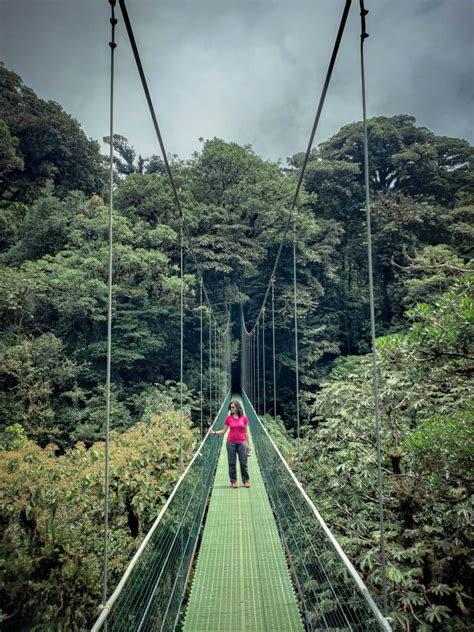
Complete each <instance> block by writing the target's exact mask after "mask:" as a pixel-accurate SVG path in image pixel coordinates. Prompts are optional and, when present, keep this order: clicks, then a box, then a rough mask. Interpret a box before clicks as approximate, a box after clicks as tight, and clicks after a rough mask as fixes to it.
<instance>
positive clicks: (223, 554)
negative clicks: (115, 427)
mask: <svg viewBox="0 0 474 632" xmlns="http://www.w3.org/2000/svg"><path fill="white" fill-rule="evenodd" d="M212 438H214V437H212ZM215 440H216V441H217V440H218V438H217V437H215ZM237 468H238V466H237ZM238 471H239V468H238ZM249 473H250V483H251V487H250V489H245V488H244V487H242V485H241V481H240V474H239V488H238V489H232V488H231V487H230V485H229V478H228V473H227V455H226V448H225V442H223V446H222V449H221V454H220V458H219V463H218V467H217V472H216V478H215V481H214V487H213V490H212V496H211V500H210V505H209V511H208V515H207V520H206V526H205V529H204V534H203V539H202V542H201V547H200V551H199V555H198V561H197V566H196V571H195V575H194V579H193V582H192V588H191V594H190V599H189V603H188V607H187V611H186V616H185V623H184V628H183V629H184V632H199V631H201V630H202V631H204V630H205V631H206V632H234V631H237V630H239V631H242V632H243V631H244V630H245V632H252V631H254V632H265V631H268V632H278V631H281V632H292V631H298V632H302V631H303V629H304V628H303V624H302V620H301V615H300V612H299V609H298V606H297V602H296V597H295V593H294V589H293V585H292V583H291V579H290V576H289V571H288V566H287V563H286V560H285V556H284V552H283V548H282V544H281V541H280V537H279V534H278V530H277V527H276V523H275V519H274V517H273V513H272V510H271V507H270V503H269V500H268V497H267V493H266V491H265V486H264V483H263V479H262V475H261V473H260V468H259V465H258V462H257V459H256V456H255V454H253V455H252V456H251V457H250V459H249Z"/></svg>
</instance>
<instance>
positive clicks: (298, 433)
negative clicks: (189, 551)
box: [293, 207, 301, 480]
mask: <svg viewBox="0 0 474 632" xmlns="http://www.w3.org/2000/svg"><path fill="white" fill-rule="evenodd" d="M293 311H294V322H295V382H296V436H297V443H298V478H299V480H301V436H300V375H299V366H300V363H299V355H298V305H297V288H296V207H295V209H294V225H293Z"/></svg>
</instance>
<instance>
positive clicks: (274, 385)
mask: <svg viewBox="0 0 474 632" xmlns="http://www.w3.org/2000/svg"><path fill="white" fill-rule="evenodd" d="M272 342H273V353H272V359H273V419H275V420H276V416H277V394H276V356H275V277H272Z"/></svg>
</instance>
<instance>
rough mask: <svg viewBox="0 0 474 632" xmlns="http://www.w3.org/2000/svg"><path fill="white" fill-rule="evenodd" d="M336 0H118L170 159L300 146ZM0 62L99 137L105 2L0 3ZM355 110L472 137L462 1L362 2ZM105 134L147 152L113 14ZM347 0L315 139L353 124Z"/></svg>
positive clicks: (144, 116)
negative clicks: (226, 144) (226, 148)
mask: <svg viewBox="0 0 474 632" xmlns="http://www.w3.org/2000/svg"><path fill="white" fill-rule="evenodd" d="M343 5H344V0H319V1H318V0H311V1H310V2H309V1H302V0H293V2H289V1H286V2H283V1H270V0H258V1H253V2H251V1H250V0H240V1H239V0H235V1H231V0H225V1H223V0H215V1H210V0H194V1H193V2H190V1H188V2H186V1H184V0H174V1H173V2H171V1H168V2H165V1H160V2H149V1H138V0H128V2H127V6H128V10H129V13H130V17H131V19H132V22H133V25H134V30H135V35H136V38H137V42H138V45H139V48H140V52H141V56H142V61H143V65H144V68H145V72H146V74H147V78H148V81H149V85H150V89H151V92H152V96H153V99H154V102H155V107H156V110H157V113H158V118H159V121H160V125H161V127H162V132H163V135H164V138H165V143H166V146H167V149H168V151H169V152H170V153H177V154H178V155H179V156H181V157H188V156H189V155H190V154H191V153H192V152H193V151H195V150H197V149H199V147H200V144H199V142H198V138H199V137H200V136H203V137H205V138H209V137H213V136H218V137H221V138H224V139H225V140H233V141H236V142H238V143H241V144H245V143H251V144H252V145H253V146H254V149H255V151H256V152H257V153H258V154H260V155H262V156H263V157H264V158H271V159H276V158H283V159H285V158H286V157H287V156H289V155H291V154H293V153H295V152H297V151H301V150H303V149H304V148H305V147H306V143H307V138H308V135H309V131H310V128H311V125H312V121H313V117H314V113H315V109H316V105H317V101H318V99H319V94H320V91H321V88H322V84H323V80H324V75H325V72H326V68H327V65H328V61H329V56H330V52H331V48H332V46H333V43H334V38H335V34H336V31H337V27H338V24H339V19H340V15H341V12H342V7H343ZM0 6H1V13H2V17H3V19H2V21H1V26H0V59H2V60H3V61H4V62H5V63H6V64H7V66H8V67H9V68H10V69H12V70H14V71H15V72H17V73H18V74H20V75H21V76H22V77H23V79H24V81H25V83H27V84H28V85H30V86H31V87H32V88H33V89H34V90H35V91H36V92H37V93H38V94H39V95H40V96H41V97H43V98H47V99H53V100H55V101H58V102H59V103H61V104H62V105H63V107H64V108H65V109H66V110H67V111H68V112H70V113H71V114H72V115H73V116H75V117H76V118H77V119H78V120H79V121H80V122H81V124H82V125H83V127H84V130H85V131H86V133H87V134H88V135H89V136H91V137H94V138H97V139H100V138H101V137H102V136H104V135H106V134H107V133H108V81H109V50H108V41H109V22H108V18H109V4H108V3H107V2H106V1H105V0H103V1H102V2H98V1H97V0H83V1H82V2H77V0H61V1H60V0H56V1H53V0H42V2H41V3H38V2H35V1H33V0H1V4H0ZM366 6H367V8H369V10H370V13H369V16H368V22H367V23H368V30H369V33H370V37H369V39H368V40H367V43H366V58H367V84H368V86H367V87H368V113H369V115H370V116H378V115H393V114H399V113H408V114H413V115H415V116H416V118H417V121H418V123H419V124H420V125H425V126H427V127H429V128H430V129H432V130H433V131H434V132H435V133H437V134H440V135H449V136H460V137H463V138H467V139H468V140H470V141H471V142H473V141H474V128H473V122H472V107H473V103H474V96H473V91H472V85H473V84H472V76H473V59H474V56H473V52H474V51H473V38H472V26H473V18H474V8H473V7H474V5H473V3H472V2H471V0H436V1H435V0H400V1H399V2H393V0H366ZM117 13H118V18H119V26H118V30H117V40H118V48H117V79H116V81H117V84H116V85H117V93H116V126H115V127H116V131H117V132H118V133H121V134H123V135H124V136H126V137H127V138H128V139H129V140H130V142H131V143H132V144H133V145H134V146H135V147H136V149H137V151H139V152H141V153H142V154H143V155H150V154H152V153H158V146H157V142H156V140H155V137H154V133H153V129H152V126H151V120H150V116H149V114H148V111H147V108H146V102H145V98H144V96H143V93H142V89H141V85H140V82H139V78H138V74H137V71H136V68H135V66H134V62H133V58H132V54H131V49H130V46H129V43H128V40H127V36H126V33H125V29H124V27H123V24H122V19H121V15H120V11H119V10H118V9H117ZM358 46H359V15H358V2H357V1H356V0H354V2H353V6H352V9H351V14H350V17H349V20H348V24H347V27H346V33H345V36H344V40H343V43H342V46H341V50H340V55H339V58H338V61H337V65H336V68H335V72H334V76H333V81H332V84H331V86H330V90H329V94H328V98H327V102H326V105H325V109H324V111H323V116H322V119H321V124H320V130H319V133H318V135H317V139H316V142H320V141H322V140H326V138H328V137H329V136H330V135H331V134H333V133H335V132H336V131H337V130H338V129H339V128H340V127H341V126H342V125H344V124H346V123H348V122H352V121H355V120H359V119H360V118H361V106H360V85H359V82H360V79H359V76H360V75H359V57H358V55H359V52H358V50H359V49H358Z"/></svg>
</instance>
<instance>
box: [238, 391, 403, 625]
mask: <svg viewBox="0 0 474 632" xmlns="http://www.w3.org/2000/svg"><path fill="white" fill-rule="evenodd" d="M242 395H243V401H244V405H245V410H246V413H247V416H248V418H249V421H250V429H251V433H252V438H253V442H254V445H255V448H256V451H257V456H258V460H259V463H260V468H261V471H262V476H263V479H264V482H265V487H266V489H267V493H268V495H269V498H270V501H271V503H272V506H273V510H274V513H275V517H276V521H277V524H278V527H279V530H280V534H281V537H282V540H283V543H284V546H285V548H286V551H287V554H288V557H289V560H290V565H291V567H292V570H293V574H294V577H295V581H296V584H297V588H298V592H299V593H300V598H301V605H302V609H303V613H304V616H305V620H306V625H307V628H308V629H310V630H337V631H338V632H346V631H354V632H356V631H357V632H369V631H372V630H374V631H375V630H385V631H387V632H389V631H390V630H391V627H390V625H389V623H388V622H387V620H386V619H385V618H384V616H383V615H382V613H381V612H380V610H379V608H378V607H377V605H376V604H375V602H374V600H373V599H372V597H371V595H370V594H369V592H368V590H367V587H366V586H365V584H364V583H363V581H362V579H361V577H360V575H359V574H358V573H357V571H356V570H355V568H354V567H353V565H352V564H351V562H350V561H349V559H348V558H347V556H346V555H345V553H344V552H343V551H342V549H341V547H340V545H339V544H338V542H337V540H336V539H335V537H334V536H333V534H332V533H331V531H330V529H329V528H328V526H327V525H326V523H325V522H324V520H323V519H322V517H321V515H320V514H319V512H318V510H317V509H316V507H315V505H314V504H313V502H312V501H311V499H310V498H309V496H308V495H307V493H306V492H305V491H304V489H303V487H302V486H301V483H300V482H299V481H298V480H297V478H296V477H295V475H294V474H293V472H292V471H291V469H290V467H289V466H288V464H287V463H286V461H285V459H284V458H283V456H282V455H281V453H280V451H279V450H278V448H277V446H276V445H275V443H274V442H273V441H272V439H271V437H270V435H269V434H268V432H267V431H266V429H265V427H264V426H263V425H262V422H261V421H260V419H259V417H258V415H257V413H256V412H255V410H254V408H253V406H252V404H251V403H250V400H249V399H248V397H247V395H246V394H245V393H243V394H242Z"/></svg>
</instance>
